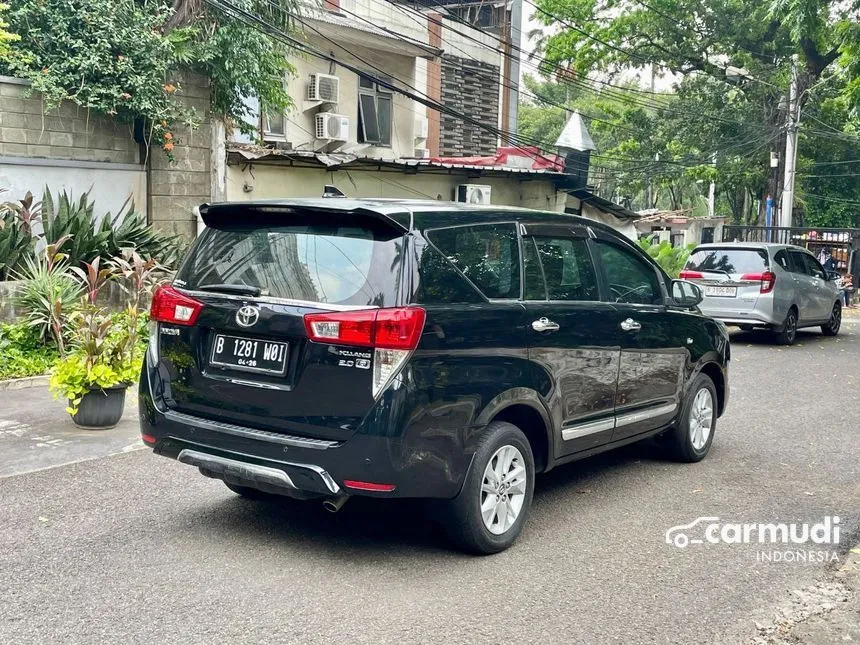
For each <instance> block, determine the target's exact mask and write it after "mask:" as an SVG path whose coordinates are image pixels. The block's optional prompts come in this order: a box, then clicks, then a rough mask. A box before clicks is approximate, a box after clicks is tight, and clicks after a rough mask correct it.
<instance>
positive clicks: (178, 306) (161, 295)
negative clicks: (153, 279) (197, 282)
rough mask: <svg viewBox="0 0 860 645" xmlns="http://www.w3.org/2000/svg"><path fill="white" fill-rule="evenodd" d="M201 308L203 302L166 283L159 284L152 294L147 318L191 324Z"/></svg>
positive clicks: (195, 319) (174, 323)
mask: <svg viewBox="0 0 860 645" xmlns="http://www.w3.org/2000/svg"><path fill="white" fill-rule="evenodd" d="M202 310H203V303H202V302H199V301H197V300H195V299H194V298H189V297H188V296H186V295H185V294H183V293H180V292H179V291H177V290H176V289H174V288H173V287H172V286H170V285H168V284H164V285H161V286H160V287H158V289H156V290H155V294H154V295H153V296H152V306H151V307H150V309H149V319H150V320H154V321H156V322H162V323H170V324H172V325H186V326H190V325H193V324H194V323H195V322H196V321H197V316H199V315H200V312H201V311H202Z"/></svg>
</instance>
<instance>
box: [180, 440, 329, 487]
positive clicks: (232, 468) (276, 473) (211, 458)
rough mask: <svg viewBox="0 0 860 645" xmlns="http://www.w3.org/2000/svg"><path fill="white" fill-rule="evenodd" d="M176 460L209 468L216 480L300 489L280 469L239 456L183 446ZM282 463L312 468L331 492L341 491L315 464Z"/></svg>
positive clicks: (202, 468)
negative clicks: (240, 458)
mask: <svg viewBox="0 0 860 645" xmlns="http://www.w3.org/2000/svg"><path fill="white" fill-rule="evenodd" d="M177 460H178V461H179V462H181V463H183V464H188V465H189V466H196V467H197V468H200V469H201V470H205V471H209V472H210V473H212V474H214V475H216V477H217V478H219V479H221V478H223V477H233V478H235V479H238V480H241V481H248V482H250V483H262V484H266V485H268V486H274V487H276V488H287V489H291V490H299V487H298V486H296V485H295V484H294V483H293V480H292V479H290V476H289V475H288V474H287V473H285V472H284V471H283V470H281V469H280V468H272V467H270V466H260V465H259V464H252V463H249V462H247V461H239V460H238V459H229V458H227V457H219V456H217V455H210V454H208V453H205V452H200V451H199V450H191V449H190V448H185V449H183V450H182V451H181V452H180V453H179V456H178V457H177ZM283 465H284V466H289V467H292V468H304V469H306V470H311V471H313V472H314V473H316V475H317V476H319V478H320V479H321V480H322V482H323V484H325V487H326V488H327V489H328V490H329V492H331V493H332V495H337V494H338V493H339V492H340V486H338V485H337V483H336V482H335V481H334V479H332V477H331V475H329V474H328V472H326V471H325V470H324V469H323V468H320V467H319V466H317V465H315V464H295V463H290V462H283Z"/></svg>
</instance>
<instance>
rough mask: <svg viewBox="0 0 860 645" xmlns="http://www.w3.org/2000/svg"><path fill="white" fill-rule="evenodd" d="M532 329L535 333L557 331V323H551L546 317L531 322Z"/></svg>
mask: <svg viewBox="0 0 860 645" xmlns="http://www.w3.org/2000/svg"><path fill="white" fill-rule="evenodd" d="M532 329H534V330H535V331H558V329H559V326H558V323H556V322H553V321H551V320H550V319H549V318H547V317H543V318H538V319H537V320H535V321H532Z"/></svg>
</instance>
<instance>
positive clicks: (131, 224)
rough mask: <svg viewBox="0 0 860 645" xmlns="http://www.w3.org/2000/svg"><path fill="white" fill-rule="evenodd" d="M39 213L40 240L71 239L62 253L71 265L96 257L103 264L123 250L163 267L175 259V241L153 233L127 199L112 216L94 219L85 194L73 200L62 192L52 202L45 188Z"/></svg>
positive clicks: (89, 201)
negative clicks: (64, 253) (41, 230)
mask: <svg viewBox="0 0 860 645" xmlns="http://www.w3.org/2000/svg"><path fill="white" fill-rule="evenodd" d="M42 212H43V227H44V237H45V240H46V241H47V242H48V243H49V244H55V243H56V242H57V241H58V240H60V239H62V238H63V237H65V236H70V237H71V244H70V245H69V246H68V247H66V253H67V254H68V257H69V263H70V264H71V265H72V266H78V267H79V266H83V264H84V263H86V262H93V261H94V260H95V259H96V258H101V260H102V262H107V261H108V260H110V259H111V258H114V257H117V256H119V255H121V254H122V252H123V249H127V248H134V249H135V250H136V251H137V253H138V254H139V255H140V256H141V257H143V258H145V259H149V258H154V259H156V260H157V261H158V262H160V263H161V264H163V265H165V266H172V265H173V264H175V263H176V262H177V261H178V259H179V254H180V248H181V245H180V241H179V238H178V237H176V236H173V235H166V234H164V233H162V232H160V231H156V230H154V229H153V228H152V227H151V226H149V225H148V224H147V223H146V216H145V215H144V214H143V213H140V212H138V211H136V210H134V204H132V203H131V202H130V200H127V201H126V203H125V204H123V206H122V207H121V208H120V210H119V212H118V213H117V214H116V215H111V213H105V214H104V215H102V216H97V215H96V211H95V204H94V203H93V202H92V201H91V200H90V194H89V192H86V193H84V194H83V195H81V197H80V199H78V200H77V201H73V200H72V199H71V197H70V196H69V195H68V193H66V192H65V191H63V192H62V193H60V194H59V196H58V199H57V201H56V202H55V201H54V198H53V196H52V195H51V191H50V190H48V189H47V188H46V189H45V194H44V197H43V198H42Z"/></svg>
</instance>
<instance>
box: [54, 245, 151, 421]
mask: <svg viewBox="0 0 860 645" xmlns="http://www.w3.org/2000/svg"><path fill="white" fill-rule="evenodd" d="M84 266H85V268H86V270H82V269H77V268H76V267H73V268H72V270H73V271H75V272H76V273H77V274H78V276H79V277H80V278H81V282H82V284H83V285H84V287H85V295H84V297H83V303H82V306H81V308H80V310H79V311H77V312H75V313H74V314H73V315H72V316H71V318H70V321H69V322H70V327H71V330H72V349H71V350H70V351H69V352H68V353H67V354H66V356H64V357H63V358H62V359H60V360H59V361H58V362H57V364H56V365H55V367H54V370H53V372H52V374H51V390H52V391H53V392H54V394H55V396H57V397H59V398H64V399H66V400H68V402H69V405H68V407H67V408H66V410H67V412H68V413H69V414H70V415H71V417H72V421H73V422H74V423H75V425H77V426H79V427H82V428H88V429H107V428H112V427H114V426H115V425H116V424H117V423H119V420H120V418H121V417H122V413H123V409H124V406H125V392H126V390H127V389H128V387H129V386H130V385H132V384H133V383H134V382H135V381H136V380H137V377H138V375H139V374H140V368H141V364H142V362H143V355H144V352H145V344H144V342H143V341H144V340H145V338H146V333H145V329H146V323H147V316H146V313H145V312H142V311H141V300H142V298H143V297H144V295H145V294H146V293H147V292H148V291H151V288H152V286H153V279H152V277H153V274H154V272H155V270H156V269H157V268H158V265H157V264H156V263H155V261H153V260H148V261H143V260H142V259H141V258H140V256H138V255H137V253H135V252H131V253H130V254H129V257H128V258H115V259H114V260H112V261H111V262H110V263H109V265H108V266H107V267H105V268H102V267H101V266H100V259H99V258H96V259H95V260H93V262H92V263H84ZM112 280H116V281H118V282H119V283H120V284H121V286H122V287H123V290H124V291H125V292H126V293H127V294H128V302H127V306H126V308H125V309H124V310H123V311H121V312H114V313H112V312H111V311H110V310H109V309H108V307H107V306H105V305H102V304H100V303H99V294H100V293H101V291H102V289H104V287H105V285H106V284H107V283H108V282H109V281H112Z"/></svg>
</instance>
